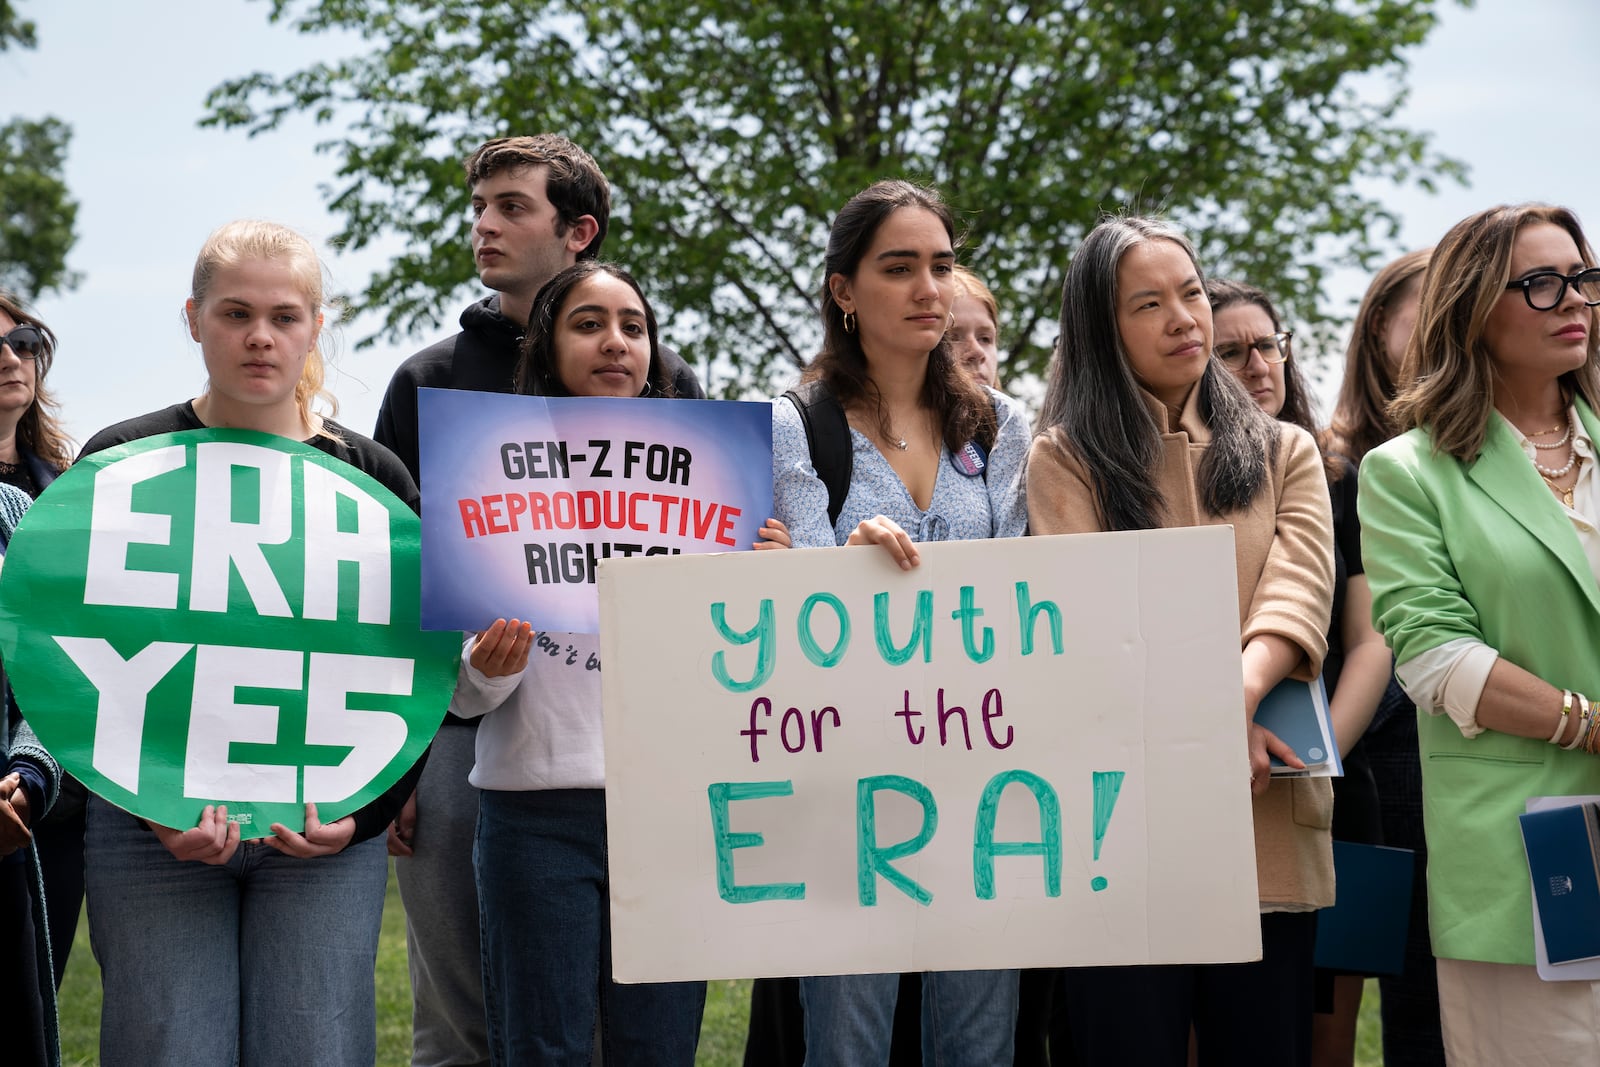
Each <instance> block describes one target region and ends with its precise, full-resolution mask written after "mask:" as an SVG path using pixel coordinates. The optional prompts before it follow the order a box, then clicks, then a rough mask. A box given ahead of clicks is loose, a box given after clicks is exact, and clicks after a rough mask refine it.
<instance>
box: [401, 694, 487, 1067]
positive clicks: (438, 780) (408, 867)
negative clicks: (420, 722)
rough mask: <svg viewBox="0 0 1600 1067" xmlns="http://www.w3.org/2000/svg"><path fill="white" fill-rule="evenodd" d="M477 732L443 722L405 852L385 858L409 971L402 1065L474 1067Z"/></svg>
mask: <svg viewBox="0 0 1600 1067" xmlns="http://www.w3.org/2000/svg"><path fill="white" fill-rule="evenodd" d="M476 739H477V731H476V730H474V729H472V728H471V727H468V726H459V725H455V724H453V723H450V722H446V723H445V724H444V725H443V726H441V727H440V728H439V733H438V734H437V735H436V736H435V737H434V739H433V745H432V747H431V748H430V749H429V750H428V764H427V766H426V767H424V768H423V769H422V778H421V780H420V781H418V782H417V825H416V830H415V832H414V834H413V836H412V838H411V847H412V850H413V852H414V854H413V855H412V856H410V857H400V858H397V859H396V860H395V861H394V874H395V881H396V882H397V883H398V884H399V887H400V902H401V903H402V904H404V905H405V909H406V962H407V963H408V965H409V967H410V970H411V1038H412V1050H411V1067H482V1065H485V1064H487V1063H488V1062H489V1038H488V1035H487V1034H486V1033H485V1031H484V1023H483V955H482V953H481V952H480V951H479V949H478V887H477V883H476V881H475V879H474V878H473V876H472V838H473V833H474V830H475V828H476V826H477V823H478V791H477V789H475V788H474V787H473V786H472V785H471V784H470V783H469V782H468V781H467V775H468V774H469V773H471V771H472V761H473V742H474V741H475V740H476Z"/></svg>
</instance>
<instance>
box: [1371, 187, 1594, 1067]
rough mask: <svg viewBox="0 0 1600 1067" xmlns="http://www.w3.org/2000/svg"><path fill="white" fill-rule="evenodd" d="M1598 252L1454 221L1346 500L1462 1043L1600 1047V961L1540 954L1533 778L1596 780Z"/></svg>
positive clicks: (1544, 230)
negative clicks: (1568, 969) (1559, 972)
mask: <svg viewBox="0 0 1600 1067" xmlns="http://www.w3.org/2000/svg"><path fill="white" fill-rule="evenodd" d="M1597 304H1600V270H1597V269H1595V259H1594V252H1593V250H1592V249H1591V248H1590V245H1589V242H1588V241H1587V240H1586V239H1585V238H1584V235H1583V230H1582V229H1581V228H1580V227H1579V225H1578V220H1577V219H1576V218H1575V217H1574V216H1573V214H1572V213H1571V212H1570V211H1567V210H1566V209H1564V208H1558V207H1550V206H1547V205H1538V204H1530V205H1521V206H1517V207H1497V208H1491V209H1490V210H1488V211H1484V212H1481V213H1479V214H1477V215H1473V216H1472V217H1470V218H1468V219H1465V220H1463V221H1462V222H1460V223H1458V224H1457V225H1456V226H1455V227H1454V228H1453V229H1451V230H1450V232H1449V233H1447V234H1446V235H1445V236H1444V239H1443V240H1442V241H1441V242H1440V243H1439V245H1438V247H1437V248H1436V249H1435V250H1434V254H1433V260H1432V262H1431V263H1430V264H1429V266H1428V272H1427V275H1426V277H1425V278H1424V280H1423V284H1422V301H1421V306H1420V309H1419V312H1418V319H1417V326H1416V330H1415V332H1414V333H1413V334H1412V338H1411V343H1410V345H1409V347H1408V348H1407V349H1406V354H1405V359H1404V363H1403V366H1402V369H1401V374H1400V377H1401V380H1402V381H1405V382H1409V383H1412V384H1410V385H1408V386H1406V387H1405V388H1403V389H1402V390H1401V392H1400V394H1399V395H1398V396H1397V397H1396V398H1395V401H1394V404H1393V407H1392V413H1393V415H1394V418H1395V422H1396V423H1397V424H1398V425H1399V427H1401V428H1402V429H1404V430H1407V431H1408V432H1406V433H1404V434H1403V435H1402V436H1400V437H1397V438H1395V439H1394V440H1392V441H1390V442H1389V443H1387V444H1385V445H1382V446H1381V447H1379V448H1376V449H1374V450H1373V451H1371V452H1369V453H1368V454H1367V458H1366V460H1365V462H1364V463H1363V464H1362V467H1361V492H1360V511H1361V526H1362V535H1363V541H1364V555H1365V558H1366V566H1367V576H1368V580H1369V581H1370V583H1371V586H1372V598H1373V620H1374V622H1375V623H1376V625H1377V628H1378V630H1379V631H1380V632H1381V633H1382V634H1383V636H1384V638H1385V640H1387V641H1388V643H1389V646H1390V647H1391V648H1392V649H1393V650H1394V653H1395V659H1396V661H1397V666H1396V668H1395V671H1396V674H1397V675H1398V676H1399V678H1400V681H1401V683H1402V684H1403V685H1404V686H1405V687H1406V691H1407V692H1408V693H1409V694H1410V695H1411V697H1412V699H1414V700H1415V701H1416V704H1417V707H1418V708H1419V709H1421V710H1422V711H1425V712H1428V713H1429V714H1424V715H1419V716H1418V718H1419V720H1420V721H1419V723H1418V737H1419V742H1420V747H1421V752H1422V776H1423V782H1422V789H1423V797H1424V799H1425V805H1424V813H1423V814H1424V819H1425V822H1426V826H1427V837H1428V907H1429V915H1430V923H1431V926H1432V935H1433V950H1434V955H1435V956H1437V957H1438V975H1439V1011H1440V1018H1441V1021H1442V1023H1443V1027H1444V1044H1445V1055H1446V1058H1447V1059H1448V1060H1449V1061H1450V1062H1452V1063H1494V1064H1522V1063H1596V1062H1600V982H1591V981H1584V980H1578V981H1543V980H1541V979H1540V976H1539V974H1538V973H1537V971H1536V970H1535V967H1534V931H1533V916H1532V909H1531V906H1530V893H1529V877H1528V864H1527V861H1526V859H1525V858H1524V853H1523V847H1522V839H1521V835H1520V832H1519V828H1518V822H1517V816H1519V815H1520V814H1522V812H1523V810H1524V804H1525V802H1526V801H1527V799H1528V798H1529V797H1536V796H1577V795H1584V794H1592V793H1600V759H1597V758H1596V754H1597V753H1600V726H1597V719H1600V657H1597V656H1596V654H1595V650H1596V649H1597V648H1600V585H1597V578H1600V532H1597V529H1596V528H1597V526H1600V473H1597V472H1596V470H1595V466H1596V455H1595V442H1596V441H1597V440H1600V418H1597V417H1596V414H1595V412H1596V404H1597V402H1600V314H1597V312H1596V310H1595V305H1597Z"/></svg>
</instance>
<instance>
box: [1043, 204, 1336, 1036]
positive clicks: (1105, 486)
mask: <svg viewBox="0 0 1600 1067" xmlns="http://www.w3.org/2000/svg"><path fill="white" fill-rule="evenodd" d="M1027 499H1028V520H1029V528H1030V530H1031V531H1032V532H1033V533H1036V534H1056V533H1089V532H1099V531H1113V530H1150V529H1159V528H1170V527H1181V526H1210V525H1224V524H1228V525H1232V526H1233V529H1234V548H1235V559H1236V563H1237V568H1238V584H1239V624H1240V638H1239V645H1240V670H1241V673H1242V675H1243V680H1244V707H1243V708H1242V709H1240V710H1241V711H1242V712H1243V717H1242V721H1241V722H1240V724H1239V725H1240V736H1241V738H1242V739H1246V740H1247V743H1248V750H1249V763H1250V789H1251V792H1252V794H1253V796H1254V807H1253V817H1254V822H1255V837H1256V876H1257V882H1258V886H1259V893H1260V902H1261V913H1262V914H1261V939H1262V948H1263V958H1262V959H1261V960H1259V961H1257V962H1255V963H1247V964H1228V965H1221V964H1204V965H1176V966H1147V967H1088V968H1071V969H1068V970H1067V971H1066V972H1065V981H1064V988H1065V993H1066V1002H1067V1005H1068V1012H1069V1014H1070V1028H1071V1033H1072V1042H1073V1045H1074V1050H1075V1052H1076V1054H1077V1057H1078V1059H1079V1060H1080V1061H1081V1062H1084V1063H1110V1062H1117V1063H1122V1064H1151V1065H1181V1064H1183V1063H1184V1062H1185V1060H1186V1056H1187V1053H1188V1046H1189V1036H1190V1031H1191V1028H1192V1029H1193V1032H1194V1034H1195V1036H1196V1038H1197V1040H1198V1046H1199V1057H1200V1060H1199V1062H1200V1063H1201V1064H1202V1065H1203V1067H1204V1065H1209V1064H1232V1065H1238V1064H1274V1065H1281V1064H1306V1063H1309V1062H1310V1048H1311V1015H1312V949H1313V945H1314V941H1315V935H1316V915H1315V912H1316V909H1318V908H1322V907H1326V906H1328V905H1330V904H1332V903H1333V857H1332V845H1331V842H1330V840H1329V834H1328V826H1329V821H1330V818H1331V815H1332V791H1331V789H1330V788H1329V786H1328V783H1327V781H1326V780H1325V779H1289V780H1285V779H1274V778H1272V777H1271V776H1270V773H1269V759H1270V757H1271V756H1278V757H1279V758H1280V759H1282V760H1283V761H1284V762H1286V763H1288V764H1289V765H1290V766H1303V764H1301V763H1300V761H1299V760H1298V759H1297V758H1296V757H1295V755H1294V753H1293V751H1292V750H1291V749H1290V748H1289V747H1288V745H1286V744H1285V743H1284V742H1283V741H1281V740H1280V739H1279V738H1277V737H1275V736H1274V735H1273V734H1272V733H1271V731H1269V730H1267V729H1265V728H1264V727H1261V726H1258V725H1256V724H1255V723H1254V722H1253V721H1252V720H1253V718H1254V715H1255V710H1256V707H1257V705H1258V703H1259V702H1260V700H1261V698H1262V697H1263V696H1265V695H1266V694H1267V692H1269V691H1270V690H1271V689H1272V688H1273V687H1274V686H1276V685H1277V684H1278V683H1279V682H1281V681H1283V680H1284V679H1285V678H1287V677H1290V676H1293V677H1296V678H1301V679H1307V680H1309V679H1312V678H1315V677H1316V676H1317V673H1318V671H1319V670H1320V669H1321V666H1322V658H1323V656H1324V655H1325V653H1326V651H1327V639H1326V633H1327V629H1328V618H1329V606H1330V602H1331V599H1332V586H1333V555H1332V543H1333V530H1332V519H1331V515H1330V512H1329V504H1328V488H1327V482H1326V480H1325V479H1324V477H1323V466H1322V457H1321V454H1320V453H1319V452H1318V450H1317V444H1316V442H1315V441H1314V440H1313V439H1312V437H1311V435H1310V434H1309V433H1306V432H1305V431H1304V430H1302V429H1300V428H1299V427H1297V426H1292V425H1288V424H1285V423H1279V422H1278V421H1276V420H1274V419H1273V418H1271V417H1270V416H1268V415H1267V414H1266V413H1265V412H1263V411H1262V410H1261V409H1260V408H1259V407H1258V406H1257V405H1256V404H1255V403H1254V402H1253V401H1252V400H1251V399H1250V397H1249V395H1248V394H1247V393H1246V392H1245V391H1244V389H1243V388H1242V387H1241V386H1240V385H1239V383H1238V382H1237V381H1235V380H1234V378H1233V376H1232V375H1231V374H1230V373H1229V372H1228V370H1227V368H1226V367H1224V366H1222V364H1221V363H1220V362H1219V361H1217V360H1215V359H1213V358H1212V320H1211V305H1210V303H1209V302H1208V301H1207V299H1206V292H1205V278H1204V276H1203V273H1202V271H1201V269H1200V266H1199V264H1198V263H1197V262H1196V260H1195V254H1194V249H1193V247H1192V246H1191V245H1190V244H1189V241H1188V240H1187V239H1186V238H1185V237H1184V236H1183V234H1182V233H1181V232H1179V231H1178V230H1177V229H1176V228H1174V227H1172V226H1170V225H1168V224H1167V223H1164V222H1161V221H1158V220H1154V219H1146V218H1137V217H1133V218H1110V219H1107V220H1105V221H1104V222H1102V223H1101V224H1100V225H1098V226H1096V227H1095V229H1094V230H1093V231H1092V232H1091V233H1090V234H1089V236H1088V237H1087V238H1085V240H1084V243H1083V245H1082V246H1081V247H1080V248H1079V249H1078V252H1077V254H1076V255H1074V256H1073V258H1072V263H1071V265H1070V266H1069V267H1068V268H1067V275H1066V281H1065V284H1064V286H1063V290H1062V299H1061V340H1060V343H1059V345H1058V347H1057V350H1056V354H1055V359H1054V361H1053V363H1052V365H1051V370H1050V382H1049V387H1048V390H1047V392H1046V395H1045V405H1044V412H1043V415H1042V417H1041V432H1040V434H1039V436H1038V437H1037V438H1035V440H1034V443H1033V448H1032V450H1031V452H1030V453H1029V457H1028V491H1027Z"/></svg>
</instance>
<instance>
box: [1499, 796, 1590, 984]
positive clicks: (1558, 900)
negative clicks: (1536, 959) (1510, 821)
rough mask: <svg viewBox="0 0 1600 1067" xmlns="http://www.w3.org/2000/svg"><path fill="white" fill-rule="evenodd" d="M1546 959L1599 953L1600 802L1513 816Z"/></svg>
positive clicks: (1562, 960) (1566, 960)
mask: <svg viewBox="0 0 1600 1067" xmlns="http://www.w3.org/2000/svg"><path fill="white" fill-rule="evenodd" d="M1517 818H1518V820H1519V821H1520V822H1521V823H1522V844H1523V847H1524V848H1525V849H1526V850H1527V853H1528V871H1529V873H1530V874H1531V875H1532V877H1533V899H1534V904H1535V905H1536V909H1537V914H1538V920H1539V928H1540V930H1541V931H1542V932H1543V933H1544V944H1545V950H1546V952H1547V953H1548V954H1549V957H1550V962H1551V963H1571V962H1572V961H1574V960H1588V959H1594V958H1596V957H1600V805H1597V804H1574V805H1572V806H1570V807H1564V808H1551V809H1549V810H1546V811H1533V812H1529V813H1527V814H1526V815H1519V816H1517Z"/></svg>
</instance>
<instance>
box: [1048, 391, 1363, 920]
mask: <svg viewBox="0 0 1600 1067" xmlns="http://www.w3.org/2000/svg"><path fill="white" fill-rule="evenodd" d="M1198 393H1199V390H1198V389H1196V390H1192V391H1191V392H1190V394H1189V399H1188V401H1187V402H1186V403H1185V405H1184V408H1183V410H1182V412H1181V413H1179V414H1178V416H1177V420H1176V425H1174V424H1173V422H1174V418H1173V416H1174V412H1172V411H1171V410H1170V409H1168V408H1167V407H1166V406H1164V405H1163V404H1161V402H1160V401H1158V400H1156V399H1155V398H1154V397H1152V396H1149V395H1147V394H1146V395H1145V402H1146V403H1147V404H1148V405H1149V407H1150V410H1151V414H1152V415H1153V416H1154V417H1155V420H1156V425H1158V426H1160V427H1161V428H1162V434H1161V459H1160V461H1159V464H1160V465H1159V467H1158V468H1157V470H1156V472H1155V477H1156V481H1157V483H1158V484H1159V486H1160V488H1161V492H1162V494H1163V496H1164V497H1165V498H1166V501H1167V515H1166V522H1165V525H1166V526H1168V527H1175V526H1217V525H1225V524H1229V525H1232V526H1233V536H1234V552H1235V557H1236V561H1237V565H1238V571H1239V629H1240V634H1241V640H1240V647H1241V648H1242V647H1243V646H1244V645H1245V644H1247V643H1249V641H1250V639H1251V638H1252V637H1255V636H1256V635H1257V634H1278V635H1280V636H1282V637H1285V638H1287V639H1288V640H1290V641H1292V642H1294V643H1295V644H1296V645H1298V646H1299V647H1300V648H1301V649H1303V650H1304V652H1305V658H1304V659H1303V660H1302V661H1301V663H1300V665H1299V667H1297V668H1296V669H1295V671H1294V672H1293V673H1294V676H1295V677H1297V678H1303V679H1310V678H1314V677H1316V675H1317V674H1318V673H1319V672H1320V671H1321V669H1322V658H1323V656H1324V655H1325V654H1326V653H1327V649H1328V644H1327V630H1328V615H1329V611H1330V609H1331V605H1332V600H1333V519H1332V513H1331V511H1330V509H1329V504H1328V485H1327V481H1326V478H1325V476H1324V474H1323V466H1322V457H1321V454H1320V453H1319V452H1318V450H1317V445H1316V442H1315V441H1314V440H1312V438H1311V435H1310V434H1308V433H1306V432H1305V431H1304V430H1302V429H1300V428H1299V427H1297V426H1291V425H1289V424H1287V423H1285V424H1283V442H1282V445H1281V447H1280V448H1279V450H1278V459H1277V462H1276V463H1275V464H1274V465H1273V468H1272V477H1271V481H1270V482H1269V483H1268V485H1267V487H1266V488H1265V489H1264V490H1263V491H1262V492H1261V493H1259V494H1258V495H1257V497H1256V499H1255V500H1254V501H1253V502H1252V503H1251V505H1250V507H1249V508H1247V509H1245V510H1243V511H1239V512H1234V513H1232V514H1227V515H1220V516H1218V515H1211V514H1208V513H1207V512H1206V511H1205V509H1204V507H1203V506H1202V505H1201V503H1200V500H1199V496H1198V493H1197V490H1196V487H1195V471H1196V470H1197V469H1198V468H1199V466H1200V460H1201V458H1202V457H1203V456H1204V455H1205V450H1206V448H1207V447H1208V446H1209V445H1210V443H1211V433H1210V431H1209V430H1208V429H1207V428H1206V426H1205V425H1204V423H1203V422H1202V421H1201V418H1200V414H1199V411H1198V410H1197V404H1196V397H1197V395H1198ZM1028 528H1029V530H1030V531H1031V532H1033V533H1036V534H1060V533H1092V532H1098V531H1100V530H1101V524H1100V519H1099V516H1098V514H1097V512H1096V508H1095V501H1094V489H1093V487H1092V485H1091V483H1090V481H1089V478H1088V474H1087V472H1086V471H1085V470H1084V468H1083V465H1082V464H1081V463H1080V462H1079V461H1078V458H1077V456H1076V455H1075V454H1074V453H1073V452H1072V450H1071V447H1070V446H1069V445H1068V444H1067V441H1066V437H1065V435H1064V434H1062V433H1061V431H1060V430H1059V429H1053V430H1050V431H1047V432H1046V433H1044V434H1041V435H1040V436H1039V437H1037V438H1035V439H1034V442H1033V448H1032V450H1031V451H1030V452H1029V455H1028ZM1240 726H1241V730H1240V741H1241V743H1243V740H1244V738H1243V729H1242V727H1243V726H1244V722H1243V719H1242V716H1241V722H1240ZM1239 785H1240V788H1245V783H1244V782H1243V781H1241V782H1240V783H1239ZM1254 815H1255V837H1256V876H1257V879H1258V881H1259V883H1260V894H1261V904H1262V907H1263V909H1264V910H1274V911H1276V910H1294V909H1297V908H1307V907H1327V906H1329V905H1331V904H1332V903H1333V845H1332V840H1331V837H1330V834H1329V826H1330V824H1331V821H1332V818H1333V787H1332V785H1331V784H1330V783H1329V781H1328V779H1326V778H1297V779H1275V780H1274V781H1273V782H1272V784H1271V785H1270V786H1269V787H1268V789H1267V791H1266V792H1265V793H1263V794H1261V795H1260V796H1257V797H1256V798H1255V802H1254Z"/></svg>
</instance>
